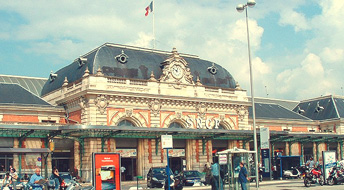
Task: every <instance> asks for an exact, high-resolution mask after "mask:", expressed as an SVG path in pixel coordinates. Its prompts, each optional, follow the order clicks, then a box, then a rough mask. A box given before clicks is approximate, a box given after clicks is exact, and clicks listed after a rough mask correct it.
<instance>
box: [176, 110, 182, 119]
mask: <svg viewBox="0 0 344 190" xmlns="http://www.w3.org/2000/svg"><path fill="white" fill-rule="evenodd" d="M176 118H177V119H181V118H182V112H179V111H177V112H176Z"/></svg>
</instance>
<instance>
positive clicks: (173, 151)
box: [168, 149, 185, 157]
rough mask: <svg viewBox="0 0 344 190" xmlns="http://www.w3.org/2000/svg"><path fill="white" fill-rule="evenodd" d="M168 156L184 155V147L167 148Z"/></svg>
mask: <svg viewBox="0 0 344 190" xmlns="http://www.w3.org/2000/svg"><path fill="white" fill-rule="evenodd" d="M168 155H169V156H170V157H185V149H168Z"/></svg>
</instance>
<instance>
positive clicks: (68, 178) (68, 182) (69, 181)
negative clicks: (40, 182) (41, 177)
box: [48, 172, 75, 190]
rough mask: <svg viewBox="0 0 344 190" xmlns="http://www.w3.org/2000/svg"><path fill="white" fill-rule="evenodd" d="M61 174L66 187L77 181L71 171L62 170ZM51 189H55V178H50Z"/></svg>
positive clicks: (49, 186) (49, 185)
mask: <svg viewBox="0 0 344 190" xmlns="http://www.w3.org/2000/svg"><path fill="white" fill-rule="evenodd" d="M59 175H60V177H61V178H62V179H63V180H64V182H65V187H66V188H67V187H68V186H70V185H71V184H72V183H75V180H74V179H73V177H72V175H70V173H68V172H60V173H59ZM49 189H55V181H54V180H53V179H49V181H48V190H49Z"/></svg>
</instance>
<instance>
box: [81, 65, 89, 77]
mask: <svg viewBox="0 0 344 190" xmlns="http://www.w3.org/2000/svg"><path fill="white" fill-rule="evenodd" d="M88 76H90V70H88V67H86V69H85V73H84V75H82V77H88Z"/></svg>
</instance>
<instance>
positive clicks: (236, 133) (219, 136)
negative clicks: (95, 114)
mask: <svg viewBox="0 0 344 190" xmlns="http://www.w3.org/2000/svg"><path fill="white" fill-rule="evenodd" d="M166 134H167V135H173V138H175V139H195V140H205V141H207V140H214V139H216V140H243V141H244V142H251V141H253V131H251V130H225V129H185V128H155V127H154V128H153V127H129V126H124V127H123V126H122V127H118V126H104V125H34V126H33V125H14V124H2V125H0V137H12V138H19V140H20V141H21V140H23V139H25V138H47V139H51V138H54V137H62V138H73V139H85V138H140V139H157V138H160V136H161V135H166ZM258 134H259V133H258ZM343 141H344V135H341V134H329V133H297V132H289V131H270V142H271V143H276V142H301V143H306V142H316V143H317V142H318V143H319V142H325V143H331V142H343Z"/></svg>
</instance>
